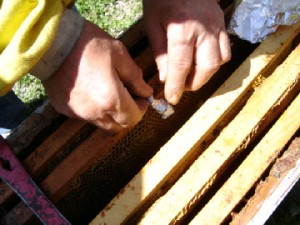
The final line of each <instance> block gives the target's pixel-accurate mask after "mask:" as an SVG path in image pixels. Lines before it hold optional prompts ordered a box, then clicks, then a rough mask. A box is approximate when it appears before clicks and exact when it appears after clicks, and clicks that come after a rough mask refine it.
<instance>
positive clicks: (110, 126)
mask: <svg viewBox="0 0 300 225" xmlns="http://www.w3.org/2000/svg"><path fill="white" fill-rule="evenodd" d="M87 122H89V123H91V124H94V125H95V126H97V127H99V128H101V129H103V130H106V131H109V132H110V133H119V132H120V131H121V130H123V129H124V127H122V126H121V125H120V124H118V123H117V122H116V121H115V120H114V119H113V118H112V117H111V116H108V115H106V116H105V117H104V118H101V120H93V121H87Z"/></svg>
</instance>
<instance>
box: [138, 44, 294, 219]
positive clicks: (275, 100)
mask: <svg viewBox="0 0 300 225" xmlns="http://www.w3.org/2000/svg"><path fill="white" fill-rule="evenodd" d="M299 54H300V46H298V48H297V49H296V50H294V51H293V52H292V54H291V55H290V56H289V57H288V58H287V60H286V61H285V62H284V63H283V64H282V65H281V66H280V67H278V68H277V69H276V71H275V72H274V73H273V74H272V76H270V77H269V78H268V79H267V80H266V81H264V83H263V85H262V86H261V87H260V88H258V89H257V90H256V91H255V93H254V94H253V95H252V96H251V98H250V99H249V100H248V102H247V104H246V105H245V107H244V108H243V109H242V110H241V111H240V113H239V114H238V115H237V116H236V117H235V118H234V120H232V121H231V122H230V124H229V125H228V126H227V127H226V128H225V129H224V130H223V131H222V132H221V134H220V136H219V137H218V138H217V139H216V140H215V141H214V142H213V143H212V144H211V145H210V146H209V147H208V148H207V149H206V150H205V152H204V153H203V154H201V155H200V157H199V158H198V159H197V160H196V161H195V162H194V163H193V165H192V166H191V167H190V168H189V169H188V170H187V172H186V173H185V174H184V175H183V176H182V177H181V178H180V179H179V180H178V181H177V182H176V184H175V185H174V186H172V187H171V189H170V190H169V191H168V192H167V193H166V194H165V195H164V196H163V197H161V198H160V199H159V200H158V201H157V202H156V203H155V204H154V205H153V207H151V208H150V209H149V210H148V212H147V213H146V215H145V216H144V218H142V220H141V223H140V224H156V223H158V222H160V223H162V224H170V223H177V222H178V221H180V220H181V219H182V218H183V217H184V216H185V215H186V213H187V212H188V211H189V210H190V209H191V208H193V206H195V204H196V203H197V202H198V201H199V199H200V198H201V197H202V196H203V194H204V193H205V192H206V191H207V190H208V188H209V187H210V186H211V184H212V183H213V182H214V180H215V178H216V176H218V174H220V172H221V171H222V168H223V167H226V165H228V162H230V161H231V159H232V158H233V157H234V156H236V155H237V154H238V153H239V152H241V151H243V150H244V149H245V148H246V147H247V145H248V144H249V143H250V142H251V140H252V139H253V138H254V137H255V136H257V135H258V134H259V131H260V130H261V129H263V128H264V127H262V125H263V124H264V123H265V121H266V120H270V117H275V116H276V111H275V109H276V108H277V107H279V106H283V105H284V104H287V102H289V100H290V99H289V98H290V97H291V96H289V94H291V95H293V94H295V93H299V91H300V74H299V71H300V64H297V61H298V59H299ZM175 149H176V151H177V148H175ZM195 178H198V179H195ZM175 203H176V204H175Z"/></svg>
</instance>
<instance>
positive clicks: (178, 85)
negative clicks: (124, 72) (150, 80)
mask: <svg viewBox="0 0 300 225" xmlns="http://www.w3.org/2000/svg"><path fill="white" fill-rule="evenodd" d="M144 18H145V26H146V31H147V34H148V37H149V40H150V43H151V46H152V49H153V53H154V56H155V60H156V64H157V67H158V70H159V76H160V80H161V81H163V82H165V98H166V100H167V101H169V102H170V103H171V104H177V103H178V101H179V100H180V97H181V95H182V93H183V92H184V91H196V90H198V89H199V88H200V87H201V86H202V85H204V84H205V83H206V82H207V81H208V80H209V79H210V78H211V77H212V75H213V74H214V73H215V72H216V71H217V70H218V69H219V67H220V66H221V65H222V64H223V63H225V62H227V61H229V60H230V58H231V49H230V41H229V38H228V36H227V34H226V30H225V25H224V15H223V11H222V10H221V9H220V7H219V5H218V3H217V1H216V0H144Z"/></svg>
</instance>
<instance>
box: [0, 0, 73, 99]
mask: <svg viewBox="0 0 300 225" xmlns="http://www.w3.org/2000/svg"><path fill="white" fill-rule="evenodd" d="M72 2H73V1H70V0H69V1H68V0H13V1H12V0H2V1H1V0H0V32H1V33H0V53H1V55H0V95H4V94H5V93H7V92H8V91H9V90H10V89H11V88H12V86H13V84H14V83H15V82H16V81H17V80H18V79H20V78H21V77H22V76H23V75H25V74H27V73H28V71H29V70H30V69H31V68H32V67H33V66H34V65H35V64H36V63H37V62H38V61H39V59H40V58H41V57H42V56H43V54H44V53H45V52H46V51H47V49H48V48H49V47H50V45H51V43H52V41H53V39H54V37H55V33H56V30H57V28H58V25H59V22H60V19H61V15H62V12H63V9H64V8H65V7H66V6H68V5H69V4H71V3H72ZM1 3H2V4H1Z"/></svg>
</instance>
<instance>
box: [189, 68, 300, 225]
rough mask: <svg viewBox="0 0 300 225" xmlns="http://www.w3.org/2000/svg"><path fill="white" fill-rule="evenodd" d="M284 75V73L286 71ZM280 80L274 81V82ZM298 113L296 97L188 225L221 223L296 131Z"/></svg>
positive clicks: (299, 98)
mask: <svg viewBox="0 0 300 225" xmlns="http://www.w3.org/2000/svg"><path fill="white" fill-rule="evenodd" d="M286 72H287V73H288V72H289V71H286ZM299 73H300V70H299ZM283 80H284V79H282V81H283ZM282 81H280V80H278V82H282ZM299 111H300V94H299V95H298V97H297V98H296V99H295V100H294V101H293V103H292V104H291V106H289V107H288V109H287V110H286V111H285V113H284V114H283V115H282V116H281V117H280V118H279V119H278V120H277V122H276V123H275V125H274V126H273V127H272V128H271V130H270V131H269V132H268V133H267V134H266V135H265V136H264V137H263V139H262V140H261V141H260V143H259V144H258V145H257V146H256V147H255V148H254V149H253V150H252V151H251V153H250V154H249V155H248V156H247V158H246V159H245V160H244V161H243V162H242V164H241V165H240V166H239V167H238V169H237V170H235V172H234V173H233V174H232V175H231V176H230V178H229V179H228V180H227V181H226V183H225V184H224V185H223V186H222V187H221V188H220V189H219V190H218V191H217V193H216V194H215V195H214V196H213V197H212V198H211V199H210V200H209V202H208V203H207V204H206V205H205V206H204V208H203V209H201V211H200V212H199V213H198V215H197V216H196V217H195V218H194V219H193V220H192V221H191V223H190V224H191V225H199V224H202V225H205V224H207V225H213V224H221V223H222V222H223V221H224V220H225V219H226V218H227V217H228V216H229V215H230V213H231V211H232V210H233V209H234V207H235V206H236V205H237V204H238V203H239V202H240V201H241V200H242V199H243V198H244V196H245V195H246V193H247V192H248V191H249V190H250V189H251V188H252V186H253V185H254V184H255V183H256V182H257V180H258V179H259V178H260V177H261V176H262V174H263V173H264V172H265V171H266V169H267V168H268V167H269V166H270V163H271V162H273V161H275V159H276V158H277V157H278V155H279V154H280V152H281V151H282V150H283V149H284V147H285V146H286V144H287V143H288V141H289V140H290V139H291V138H292V137H293V135H294V134H295V133H296V131H297V130H298V129H299V127H300V116H299ZM264 216H266V217H264V218H263V217H260V220H259V221H260V223H254V224H256V225H257V224H262V223H263V222H262V221H266V219H267V218H268V216H269V215H264ZM243 224H246V223H243Z"/></svg>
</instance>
